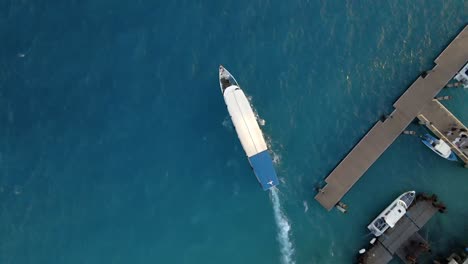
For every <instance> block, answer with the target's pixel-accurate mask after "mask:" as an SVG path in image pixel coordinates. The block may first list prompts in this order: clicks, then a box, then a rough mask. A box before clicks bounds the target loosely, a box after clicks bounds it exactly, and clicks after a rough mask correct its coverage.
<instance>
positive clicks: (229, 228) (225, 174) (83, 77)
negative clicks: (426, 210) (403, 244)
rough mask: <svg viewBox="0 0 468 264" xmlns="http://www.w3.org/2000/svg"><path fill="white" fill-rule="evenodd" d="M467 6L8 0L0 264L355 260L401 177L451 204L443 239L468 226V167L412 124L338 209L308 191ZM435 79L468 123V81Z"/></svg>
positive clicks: (2, 8)
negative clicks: (249, 137)
mask: <svg viewBox="0 0 468 264" xmlns="http://www.w3.org/2000/svg"><path fill="white" fill-rule="evenodd" d="M467 22H468V15H467V4H466V3H465V2H464V1H462V0H457V1H420V0H415V1H390V2H388V1H386V2H383V1H245V0H238V1H147V0H138V1H127V2H126V1H105V0H93V1H39V0H37V1H31V0H23V1H12V0H4V1H1V2H0V39H1V42H0V46H1V49H0V263H5V264H7V263H8V264H9V263H15V264H24V263H70V264H72V263H89V264H94V263H96V264H97V263H116V264H117V263H206V264H211V263H224V264H227V263H233V264H234V263H236V264H237V263H282V262H284V261H285V260H286V261H289V262H295V263H298V264H301V263H352V262H353V260H354V257H355V253H356V252H357V250H358V249H359V248H361V247H362V246H364V245H365V244H366V243H367V241H368V240H369V239H370V237H369V236H368V235H367V234H368V232H367V229H366V226H367V224H368V223H369V222H370V221H371V220H372V219H373V218H374V217H375V216H376V215H377V214H378V213H379V212H380V211H381V210H382V209H383V208H384V207H385V206H386V205H387V204H388V203H390V202H391V201H392V200H393V199H394V198H395V197H396V196H397V195H398V194H400V193H402V192H403V191H406V190H409V189H415V190H416V191H425V192H433V193H437V194H438V195H439V197H440V199H441V200H442V201H444V202H445V203H446V205H447V207H448V213H447V214H445V215H438V216H437V217H436V218H434V219H432V220H431V222H430V224H429V225H428V226H427V227H426V228H425V229H424V234H425V236H426V237H427V238H428V239H429V240H430V241H431V242H432V244H433V248H434V253H435V254H438V253H444V252H447V251H446V250H448V249H449V248H450V247H452V246H456V245H460V244H463V243H465V244H466V243H468V241H467V237H468V226H467V223H466V219H467V217H468V207H467V206H466V201H467V198H466V195H467V193H468V184H467V182H468V172H467V170H466V169H463V168H462V167H461V166H457V165H456V164H454V163H450V162H448V161H445V160H442V159H440V158H439V157H437V156H436V155H434V154H433V153H432V152H431V151H430V150H428V149H427V148H425V147H424V146H423V145H422V144H421V143H419V142H418V140H417V139H416V138H415V137H409V136H400V137H399V138H398V139H397V140H396V142H395V143H394V144H393V145H392V146H391V147H390V148H389V150H388V151H387V152H385V153H384V154H383V156H382V157H381V158H380V159H379V160H378V161H377V162H376V163H375V164H374V165H373V166H372V167H371V168H370V170H369V171H368V172H367V173H366V174H365V175H364V177H363V178H362V179H361V180H360V181H359V182H358V183H357V184H356V185H355V186H354V187H353V188H352V190H351V191H350V192H349V193H348V195H347V196H346V197H345V198H344V201H345V202H346V203H347V204H348V205H349V206H350V211H349V213H348V214H346V215H344V214H341V213H339V212H337V211H336V210H334V211H332V212H330V213H328V212H326V211H325V210H324V209H323V208H321V207H320V206H319V204H318V203H316V202H315V200H314V199H313V197H314V195H315V191H314V188H315V187H316V186H319V185H320V184H322V183H323V179H324V178H325V177H326V176H327V174H328V173H329V172H330V171H331V170H332V169H333V168H334V167H335V166H336V165H337V163H338V162H339V161H340V160H341V159H342V158H343V157H344V156H345V155H346V153H347V152H348V151H350V149H351V148H352V147H353V145H354V144H355V143H357V141H358V140H359V139H360V138H361V137H362V136H363V135H364V134H365V133H366V132H367V131H368V130H369V129H370V127H371V126H372V125H373V124H374V123H375V122H376V121H377V120H378V119H379V118H380V116H381V115H383V114H387V113H390V112H391V111H392V104H393V102H394V101H395V100H396V99H397V98H398V97H399V96H400V95H401V94H402V93H403V91H404V90H405V89H406V88H407V87H408V85H409V84H410V83H412V81H413V80H415V79H416V78H417V76H418V75H419V74H420V73H421V72H422V71H424V70H427V69H429V68H431V67H432V66H433V64H432V61H433V60H434V59H435V57H436V56H437V55H438V54H439V53H440V52H441V50H442V49H443V48H444V47H445V45H446V44H448V43H449V42H450V41H451V40H452V39H453V37H454V36H455V35H456V34H457V33H458V32H459V31H460V30H461V29H462V27H463V26H464V25H465V24H466V23H467ZM219 64H223V65H225V66H226V68H227V69H229V71H230V72H231V73H232V74H234V75H235V76H236V79H237V80H238V81H239V82H240V84H241V86H242V87H243V89H244V92H245V93H246V94H248V95H249V96H251V97H252V98H251V101H252V103H253V104H254V106H255V108H256V110H257V111H258V113H259V114H260V116H261V117H262V118H263V119H265V120H266V125H265V126H264V127H263V130H264V133H265V135H266V136H267V137H268V141H269V144H270V145H271V148H272V150H273V152H274V155H275V156H276V157H277V159H278V161H277V164H276V168H277V172H278V175H279V177H280V178H281V181H282V182H283V183H282V184H281V185H280V186H279V190H278V196H277V197H275V196H274V195H271V194H269V193H268V192H263V191H261V188H260V186H259V185H258V183H257V181H256V179H255V177H254V175H253V174H252V172H251V170H250V167H249V165H248V162H247V159H246V158H245V155H244V152H243V150H242V148H241V146H240V144H239V141H238V139H237V136H236V134H235V132H234V131H233V129H232V127H230V126H229V122H228V114H227V110H226V107H225V105H224V102H223V98H222V96H221V94H220V91H219V86H218V80H217V74H218V72H217V70H218V65H219ZM442 93H443V94H444V95H452V96H453V97H454V99H453V100H452V101H449V102H447V103H445V105H447V107H448V108H449V109H450V110H451V111H453V113H454V114H455V115H457V116H458V117H459V118H460V120H461V121H463V122H464V123H465V124H466V123H468V107H467V104H466V102H467V98H468V94H467V91H466V90H463V89H452V90H446V91H442ZM412 128H413V129H420V128H417V127H416V126H414V127H412ZM275 201H278V202H279V203H276V204H275V203H274V202H275ZM275 205H279V207H275ZM275 212H277V214H275ZM278 215H279V216H282V217H279V218H278V217H276V218H275V216H278ZM278 221H279V222H280V223H281V221H283V224H286V225H287V227H288V228H290V229H289V230H286V232H285V231H284V230H283V231H281V230H279V229H278ZM282 227H283V228H284V227H285V225H283V226H282ZM281 232H283V233H281ZM284 235H286V239H289V241H287V242H290V243H291V244H284V242H285V241H284V238H285V237H284ZM282 239H283V240H282ZM285 245H286V247H288V248H289V249H288V248H287V250H286V251H287V252H292V255H290V256H289V259H287V258H285V250H284V246H285ZM288 250H289V251H288ZM287 252H286V253H287ZM395 263H398V262H397V261H396V262H395Z"/></svg>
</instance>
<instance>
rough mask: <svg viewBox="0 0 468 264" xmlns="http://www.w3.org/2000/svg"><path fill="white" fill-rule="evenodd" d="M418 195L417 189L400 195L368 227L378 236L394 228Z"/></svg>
mask: <svg viewBox="0 0 468 264" xmlns="http://www.w3.org/2000/svg"><path fill="white" fill-rule="evenodd" d="M415 196H416V192H415V191H409V192H405V193H404V194H402V195H400V196H399V197H398V198H397V199H396V200H395V201H393V203H391V204H390V205H389V206H388V207H387V208H385V210H383V212H382V213H380V214H379V216H377V218H375V219H374V221H372V223H370V225H368V226H367V228H368V229H369V230H370V231H371V232H372V234H374V235H375V236H376V237H378V236H381V235H382V234H383V233H385V231H387V229H389V228H393V227H394V226H395V224H396V223H397V222H398V220H400V219H401V218H402V217H403V216H404V215H405V213H406V210H408V208H409V207H410V205H411V204H412V203H413V201H414V198H415Z"/></svg>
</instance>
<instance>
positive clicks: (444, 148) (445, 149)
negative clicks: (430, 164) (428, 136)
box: [434, 140, 452, 156]
mask: <svg viewBox="0 0 468 264" xmlns="http://www.w3.org/2000/svg"><path fill="white" fill-rule="evenodd" d="M434 149H435V150H437V151H438V152H439V153H440V154H442V155H444V156H449V155H450V153H451V152H452V150H451V149H450V147H449V145H447V143H445V142H444V141H442V140H439V142H438V143H437V145H435V146H434Z"/></svg>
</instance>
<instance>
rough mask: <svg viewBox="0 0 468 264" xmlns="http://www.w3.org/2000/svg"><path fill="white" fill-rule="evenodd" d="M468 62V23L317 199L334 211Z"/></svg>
mask: <svg viewBox="0 0 468 264" xmlns="http://www.w3.org/2000/svg"><path fill="white" fill-rule="evenodd" d="M467 61H468V26H465V28H464V29H463V30H462V31H461V32H460V33H459V34H458V36H457V37H456V38H455V39H454V40H453V41H452V42H451V43H450V44H449V45H448V46H447V48H446V49H445V50H444V51H443V52H442V53H441V54H440V55H439V57H437V58H436V60H435V63H436V66H435V67H434V68H433V69H432V70H430V71H427V72H425V73H424V74H422V75H421V76H420V77H419V78H418V79H417V80H416V81H415V82H414V83H413V84H412V85H411V86H410V87H409V88H408V90H406V92H405V93H404V94H403V95H402V96H401V97H400V98H399V99H398V100H397V101H396V102H395V103H394V104H393V106H394V107H395V110H394V111H393V112H392V114H391V115H390V116H389V117H388V118H387V119H386V120H385V121H384V122H381V121H379V122H377V123H376V124H375V125H374V126H373V127H372V128H371V130H370V131H369V132H368V133H367V134H366V135H365V136H364V138H363V139H361V141H360V142H359V143H358V144H357V145H356V146H355V147H354V148H353V149H352V150H351V152H350V153H349V154H348V155H347V156H346V157H345V158H344V159H343V160H342V161H341V163H340V164H338V166H337V167H336V168H335V169H334V170H333V171H332V172H331V174H330V175H328V177H327V178H326V179H325V182H326V185H325V186H324V187H323V188H322V189H320V191H319V192H318V194H317V195H316V196H315V199H316V200H317V201H318V202H319V203H320V204H321V205H322V206H323V207H325V208H326V209H327V210H331V209H332V208H333V207H334V206H335V205H336V204H337V203H338V202H339V201H340V200H341V199H342V197H343V196H344V195H345V194H346V193H347V192H348V191H349V190H350V189H351V187H352V186H353V185H354V184H355V183H356V182H357V181H358V180H359V179H360V178H361V176H362V175H363V174H364V173H365V172H366V171H367V170H368V169H369V168H370V166H372V164H373V163H374V162H375V161H376V160H377V159H378V158H379V157H380V156H381V155H382V153H383V152H384V151H385V150H386V149H387V148H388V147H389V146H390V145H391V144H392V143H393V141H394V140H395V139H396V138H397V137H398V136H399V135H400V134H401V133H402V132H403V131H404V130H405V128H406V127H407V126H408V125H409V124H410V123H411V122H412V121H413V120H414V119H415V118H416V117H418V116H419V115H420V114H421V112H422V111H423V109H425V108H426V107H427V106H428V105H429V104H431V103H432V102H433V98H434V97H435V96H436V95H437V94H438V93H439V92H440V90H442V88H444V87H445V86H446V85H447V83H448V82H449V81H450V80H451V79H452V78H453V77H454V76H455V74H456V73H457V72H458V71H459V70H460V69H461V68H462V67H463V66H465V64H466V62H467ZM425 110H426V112H425V115H424V116H429V118H430V116H434V115H432V113H427V111H429V112H430V108H426V109H425ZM437 122H438V121H437ZM434 124H436V123H435V122H434Z"/></svg>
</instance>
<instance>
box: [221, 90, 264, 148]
mask: <svg viewBox="0 0 468 264" xmlns="http://www.w3.org/2000/svg"><path fill="white" fill-rule="evenodd" d="M224 100H225V102H226V105H227V107H228V111H229V114H230V115H231V119H232V123H233V124H234V127H235V128H236V132H237V135H238V136H239V139H240V142H241V144H242V147H243V148H244V150H245V152H246V154H247V157H251V156H253V155H255V154H258V153H260V152H262V151H264V150H266V149H267V145H266V143H265V140H264V139H263V134H262V131H261V130H260V127H259V126H258V123H257V119H256V117H255V114H254V112H253V111H252V107H251V106H250V103H249V101H248V100H247V98H246V97H245V94H244V92H243V91H242V90H241V89H240V88H239V86H237V85H231V86H229V87H228V88H226V90H224Z"/></svg>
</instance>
